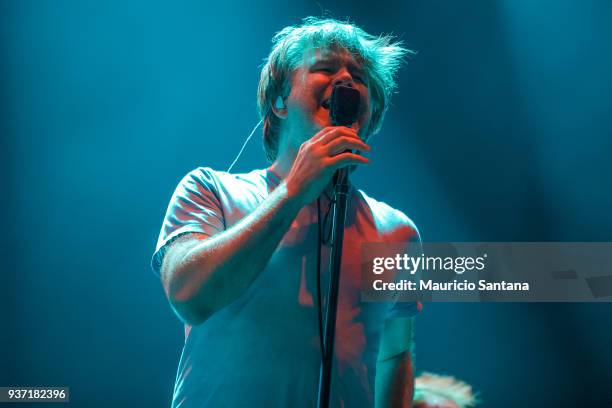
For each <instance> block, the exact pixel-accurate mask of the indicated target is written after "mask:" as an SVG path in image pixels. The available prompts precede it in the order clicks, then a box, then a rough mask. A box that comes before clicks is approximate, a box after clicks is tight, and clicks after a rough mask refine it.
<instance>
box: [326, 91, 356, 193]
mask: <svg viewBox="0 0 612 408" xmlns="http://www.w3.org/2000/svg"><path fill="white" fill-rule="evenodd" d="M360 101H361V95H360V93H359V91H358V90H357V89H355V88H353V87H350V86H346V85H335V86H334V88H333V89H332V95H331V101H330V105H331V106H330V109H329V116H330V119H331V122H332V124H333V125H334V126H346V127H351V126H352V125H353V123H355V122H357V116H358V115H359V103H360ZM347 182H348V171H347V169H340V170H337V171H336V174H335V175H334V185H337V184H347Z"/></svg>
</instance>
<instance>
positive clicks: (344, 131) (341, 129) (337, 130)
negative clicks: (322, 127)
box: [318, 126, 361, 145]
mask: <svg viewBox="0 0 612 408" xmlns="http://www.w3.org/2000/svg"><path fill="white" fill-rule="evenodd" d="M340 136H349V137H351V138H353V139H359V140H361V139H360V138H359V135H358V134H357V132H355V129H351V128H347V127H346V126H332V131H331V132H329V133H326V134H325V135H323V136H322V137H321V138H320V139H319V140H318V142H319V143H321V144H323V145H326V144H328V143H329V142H331V141H332V140H334V139H336V138H338V137H340Z"/></svg>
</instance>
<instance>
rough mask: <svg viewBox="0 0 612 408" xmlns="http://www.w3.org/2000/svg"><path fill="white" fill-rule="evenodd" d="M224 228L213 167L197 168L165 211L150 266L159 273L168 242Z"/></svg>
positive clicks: (188, 175) (211, 233) (209, 234)
mask: <svg viewBox="0 0 612 408" xmlns="http://www.w3.org/2000/svg"><path fill="white" fill-rule="evenodd" d="M224 229H225V222H224V218H223V208H222V206H221V202H220V200H219V195H218V190H217V187H216V177H215V172H214V170H211V169H209V168H198V169H196V170H193V171H191V172H190V173H188V174H187V175H186V176H185V177H183V179H182V180H181V181H180V183H179V184H178V186H177V187H176V190H175V191H174V194H172V198H171V199H170V203H169V204H168V209H167V210H166V215H165V217H164V221H163V223H162V227H161V231H160V233H159V238H158V240H157V246H156V248H155V253H154V254H153V257H152V259H151V267H152V268H153V271H154V272H155V273H156V274H158V275H159V274H160V273H161V272H160V271H161V266H162V262H163V258H164V255H165V251H166V249H167V247H168V245H169V244H170V243H171V242H172V241H173V240H175V239H176V238H178V237H179V236H181V235H184V234H186V233H200V234H205V235H208V236H213V235H215V234H217V233H219V232H221V231H223V230H224Z"/></svg>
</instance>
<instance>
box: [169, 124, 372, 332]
mask: <svg viewBox="0 0 612 408" xmlns="http://www.w3.org/2000/svg"><path fill="white" fill-rule="evenodd" d="M346 150H369V147H368V146H367V145H365V144H364V143H363V142H362V141H361V140H360V139H359V137H358V136H357V134H356V133H355V131H354V130H352V129H348V128H345V127H328V128H324V129H323V130H321V131H320V132H319V133H317V134H316V135H315V136H313V138H312V139H310V140H308V141H306V142H304V143H303V144H302V146H301V148H300V150H299V152H298V154H297V156H296V158H295V160H294V162H293V166H292V167H291V170H290V172H289V174H288V175H287V177H286V179H285V180H284V181H283V182H281V184H280V185H279V186H278V187H277V188H276V189H275V190H274V191H273V192H272V194H270V196H269V197H268V198H267V199H266V200H265V201H264V202H263V203H262V204H261V205H260V206H259V207H258V208H257V209H256V210H255V211H254V212H253V213H251V214H249V215H248V216H246V217H245V218H244V219H242V220H241V221H240V222H238V223H237V224H236V225H234V226H232V227H230V228H228V229H227V230H226V231H223V232H222V233H220V234H218V235H215V236H213V237H207V236H206V235H203V234H191V235H189V236H187V237H186V238H183V239H179V240H177V241H175V242H174V243H173V244H171V245H170V247H169V248H168V251H167V253H166V256H165V257H164V262H163V265H162V271H161V275H162V281H163V284H164V289H165V291H166V295H167V296H168V299H169V300H170V303H171V304H172V307H173V308H174V310H175V311H176V313H177V314H178V315H179V317H181V319H183V320H184V321H185V322H187V323H189V324H199V323H202V322H203V321H205V320H206V319H207V318H208V317H210V316H211V315H212V314H213V313H215V312H216V311H218V310H219V309H221V308H223V307H224V306H226V305H228V304H230V303H231V302H232V301H233V300H235V299H237V298H238V297H240V296H241V295H242V294H243V293H244V292H245V290H246V289H247V288H248V287H249V286H250V285H251V283H252V282H253V281H254V280H255V278H257V276H258V275H259V273H260V272H261V271H262V270H263V269H264V268H265V266H266V265H267V263H268V261H269V260H270V257H271V256H272V254H273V252H274V250H275V249H276V247H277V246H278V244H279V242H280V240H281V239H282V237H283V236H284V234H285V233H286V232H287V230H288V228H289V226H290V225H291V222H292V221H293V219H295V217H296V215H297V213H298V212H299V211H300V209H301V208H302V207H303V206H304V205H306V204H307V203H310V202H312V201H313V200H314V199H316V197H318V196H319V195H320V194H321V192H322V191H323V189H324V188H325V187H326V186H327V185H328V184H329V182H330V180H331V177H332V176H333V173H334V172H335V170H336V169H338V168H341V167H345V166H348V165H354V164H363V163H367V162H368V159H366V158H364V157H362V156H359V155H356V154H353V153H351V152H345V151H346ZM340 152H344V153H340Z"/></svg>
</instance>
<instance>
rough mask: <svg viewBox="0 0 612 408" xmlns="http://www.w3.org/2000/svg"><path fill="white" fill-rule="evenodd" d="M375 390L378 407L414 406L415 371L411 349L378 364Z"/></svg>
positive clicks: (400, 407)
mask: <svg viewBox="0 0 612 408" xmlns="http://www.w3.org/2000/svg"><path fill="white" fill-rule="evenodd" d="M375 390H376V391H375V404H376V405H375V406H376V408H387V407H392V408H409V407H412V399H413V395H414V373H413V368H412V356H411V353H410V352H409V351H406V352H404V353H402V354H400V355H398V356H396V357H393V358H390V359H387V360H384V361H379V362H378V363H377V364H376V386H375Z"/></svg>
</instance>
